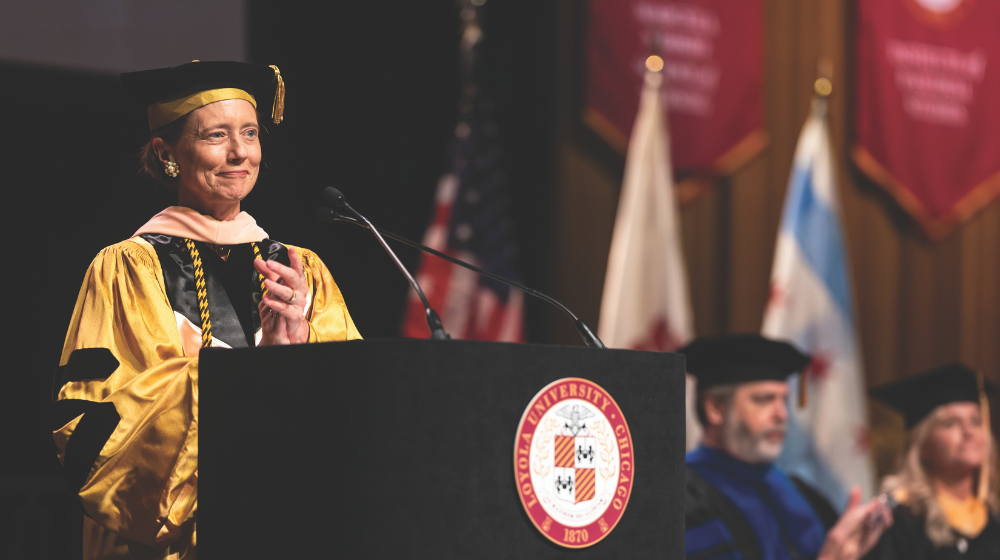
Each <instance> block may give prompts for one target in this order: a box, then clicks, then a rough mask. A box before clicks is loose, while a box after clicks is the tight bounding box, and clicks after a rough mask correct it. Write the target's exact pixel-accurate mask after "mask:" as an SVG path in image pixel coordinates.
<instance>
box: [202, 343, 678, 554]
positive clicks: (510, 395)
mask: <svg viewBox="0 0 1000 560" xmlns="http://www.w3.org/2000/svg"><path fill="white" fill-rule="evenodd" d="M566 377H579V378H584V379H588V380H590V381H593V382H594V383H597V384H598V385H600V386H601V387H603V388H604V389H605V390H606V391H607V392H608V393H609V394H610V395H611V396H612V397H613V398H614V400H615V401H616V402H617V405H618V406H619V407H620V409H621V411H622V414H623V415H624V416H625V418H626V420H627V422H628V427H629V430H630V432H631V435H632V443H633V445H632V447H633V449H634V458H635V471H634V481H633V486H632V494H631V498H630V500H629V502H628V505H627V507H626V508H625V511H624V513H623V514H622V517H621V520H620V522H619V523H618V525H617V526H616V527H615V528H614V529H613V530H611V532H610V533H608V535H607V537H606V538H604V539H603V540H602V541H600V542H598V543H596V544H594V545H593V546H590V547H588V548H582V549H567V548H562V547H560V546H558V545H556V544H554V543H552V542H550V541H549V540H547V539H546V538H545V537H544V536H543V535H542V534H541V533H540V532H539V529H537V528H536V527H535V526H534V525H533V524H532V522H531V520H530V519H529V517H528V516H527V514H526V513H525V511H524V507H523V506H522V504H521V502H520V499H519V497H518V489H517V485H516V484H515V479H514V439H515V434H516V431H517V428H518V423H519V421H520V419H521V416H522V414H523V413H524V411H525V409H526V408H527V407H528V404H529V403H530V402H531V400H532V398H533V397H534V396H535V395H536V394H537V393H538V392H539V391H540V390H541V389H542V388H544V387H545V386H546V385H548V384H549V383H551V382H552V381H555V380H557V379H561V378H566ZM199 390H200V405H199V408H200V417H199V431H200V436H199V438H200V444H199V462H200V465H199V479H200V480H199V500H198V501H199V505H198V548H199V555H200V556H202V557H204V558H298V557H306V556H305V555H306V554H308V555H309V556H308V557H310V558H312V557H322V558H463V559H464V558H557V557H571V556H572V557H577V558H671V559H678V560H679V559H681V558H683V555H684V470H683V468H684V359H683V356H680V355H676V354H665V353H655V352H637V351H627V350H595V349H590V348H573V347H559V346H540V345H528V344H500V343H486V342H466V341H428V340H407V339H401V340H372V341H364V342H362V341H354V342H337V343H325V344H311V345H299V346H287V347H277V348H259V349H245V350H206V351H204V352H203V353H202V355H201V359H200V367H199Z"/></svg>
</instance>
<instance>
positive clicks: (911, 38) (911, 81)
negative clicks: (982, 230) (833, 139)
mask: <svg viewBox="0 0 1000 560" xmlns="http://www.w3.org/2000/svg"><path fill="white" fill-rule="evenodd" d="M998 26H1000V2H996V1H993V0H864V1H859V2H858V45H857V69H858V70H857V71H858V76H857V96H858V102H857V144H856V145H855V146H854V150H853V157H854V161H855V163H856V164H857V165H858V167H859V168H860V169H861V170H862V171H863V172H864V173H865V174H867V175H868V176H869V177H871V178H872V180H874V181H875V182H877V183H879V184H880V185H882V186H883V187H884V188H885V189H886V190H888V191H889V193H890V194H891V195H892V196H893V197H895V199H896V201H897V202H898V203H899V204H900V206H902V207H903V208H904V209H905V210H906V211H907V212H909V213H910V214H911V215H912V216H913V217H914V218H915V219H916V220H917V221H918V222H919V223H920V225H921V226H922V227H923V229H924V231H925V232H926V234H927V236H928V237H929V238H930V239H940V238H942V237H944V236H946V235H948V234H949V233H951V232H952V231H954V230H955V228H956V227H958V225H960V224H961V223H962V222H963V221H965V220H966V219H967V218H969V217H970V216H972V215H973V214H974V213H975V212H976V211H978V210H979V209H981V208H982V207H983V206H985V205H986V204H988V203H989V202H990V201H992V200H993V199H994V198H995V197H996V196H997V194H1000V105H998V99H1000V72H998V71H997V70H996V69H995V67H996V65H997V64H1000V34H998V30H1000V27H998Z"/></svg>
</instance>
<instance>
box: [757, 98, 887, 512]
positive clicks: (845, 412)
mask: <svg viewBox="0 0 1000 560" xmlns="http://www.w3.org/2000/svg"><path fill="white" fill-rule="evenodd" d="M836 184H837V182H836V175H835V160H834V157H833V152H832V151H831V148H830V133H829V130H828V128H827V123H826V100H825V99H816V100H814V101H813V111H812V114H811V116H810V117H809V119H808V120H807V121H806V124H805V126H804V127H803V129H802V135H801V136H800V137H799V143H798V146H797V148H796V150H795V160H794V164H793V166H792V174H791V178H790V179H789V183H788V193H787V195H786V198H785V207H784V210H783V215H782V221H781V228H780V230H779V232H778V244H777V247H776V249H775V253H774V267H773V269H772V272H771V293H770V298H769V301H768V304H767V309H766V311H765V313H764V326H763V329H762V334H763V335H765V336H767V337H770V338H776V339H783V340H787V341H789V342H791V343H792V344H794V345H795V346H796V347H798V349H799V350H801V351H802V352H805V353H807V354H809V355H811V356H812V358H813V360H812V364H811V365H810V366H809V367H808V368H807V370H806V371H805V372H804V373H803V374H802V375H800V376H796V377H795V378H794V379H792V381H791V383H790V386H789V388H790V394H792V395H796V394H798V392H799V391H800V390H801V387H800V386H799V385H800V384H801V383H805V384H806V387H805V388H806V404H805V406H804V407H799V406H797V405H795V404H793V405H792V406H791V407H790V414H789V425H788V437H787V439H786V442H785V448H784V450H783V452H782V455H781V457H780V458H779V459H778V462H777V465H778V467H779V468H781V469H782V470H784V471H785V472H787V473H789V474H792V475H795V476H798V477H799V478H801V479H803V480H804V481H805V482H807V483H808V484H810V485H811V486H813V487H814V488H816V489H818V490H819V491H820V492H822V493H823V494H824V495H825V496H826V497H827V499H829V500H830V502H831V503H832V504H834V505H835V506H836V507H837V508H838V509H842V508H843V506H844V504H846V502H847V497H848V494H849V492H850V489H851V486H853V485H854V484H857V485H859V486H860V487H861V490H862V493H863V494H864V495H865V496H866V497H867V496H870V495H871V492H872V491H873V490H874V486H875V476H874V472H873V469H872V464H871V459H870V457H869V454H868V429H867V426H868V421H867V417H868V414H867V409H866V408H865V396H864V372H863V370H862V365H861V351H860V345H859V344H858V338H857V334H856V331H855V323H854V307H853V305H854V304H853V297H852V295H851V281H850V273H849V269H848V263H847V253H846V250H845V246H844V236H843V233H842V228H841V219H840V208H839V204H838V202H837V190H836ZM792 400H793V401H794V400H796V399H792Z"/></svg>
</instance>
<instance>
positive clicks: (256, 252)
mask: <svg viewBox="0 0 1000 560" xmlns="http://www.w3.org/2000/svg"><path fill="white" fill-rule="evenodd" d="M250 246H251V247H253V258H254V260H257V259H260V260H264V257H261V256H260V249H258V248H257V244H256V243H254V242H253V241H251V242H250ZM257 277H258V278H260V296H261V297H264V296H265V295H267V288H265V287H264V275H263V274H261V273H259V272H258V273H257Z"/></svg>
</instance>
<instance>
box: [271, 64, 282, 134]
mask: <svg viewBox="0 0 1000 560" xmlns="http://www.w3.org/2000/svg"><path fill="white" fill-rule="evenodd" d="M271 68H273V69H274V76H275V77H276V78H278V89H277V90H275V92H274V107H273V108H272V109H271V118H272V119H273V120H274V124H278V123H280V122H281V121H282V120H284V118H285V81H284V80H283V79H281V70H278V67H277V66H275V65H273V64H272V65H271Z"/></svg>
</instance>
